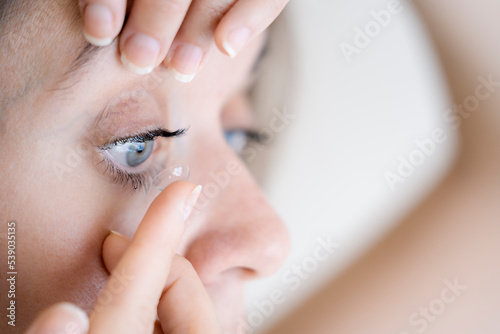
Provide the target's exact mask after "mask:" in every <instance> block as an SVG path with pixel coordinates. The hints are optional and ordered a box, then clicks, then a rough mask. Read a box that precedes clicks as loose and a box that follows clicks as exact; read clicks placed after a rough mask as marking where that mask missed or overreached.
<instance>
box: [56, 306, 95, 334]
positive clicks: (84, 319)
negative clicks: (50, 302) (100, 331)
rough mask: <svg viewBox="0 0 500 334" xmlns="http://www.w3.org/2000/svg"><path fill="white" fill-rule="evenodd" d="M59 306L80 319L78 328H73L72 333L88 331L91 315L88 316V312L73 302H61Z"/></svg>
mask: <svg viewBox="0 0 500 334" xmlns="http://www.w3.org/2000/svg"><path fill="white" fill-rule="evenodd" d="M59 307H60V308H62V309H64V310H66V311H67V312H69V313H71V314H74V315H75V317H77V318H78V320H80V324H79V325H77V326H78V328H73V331H72V333H87V331H88V330H89V317H88V316H87V313H85V312H84V311H83V310H82V309H81V308H79V307H77V306H75V305H73V304H71V303H61V304H59Z"/></svg>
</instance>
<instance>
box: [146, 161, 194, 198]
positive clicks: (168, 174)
mask: <svg viewBox="0 0 500 334" xmlns="http://www.w3.org/2000/svg"><path fill="white" fill-rule="evenodd" d="M188 178H189V167H188V166H186V165H179V166H174V167H169V168H167V169H165V170H163V171H162V172H161V173H160V174H158V175H157V176H156V177H155V178H154V179H153V182H152V188H153V189H155V190H157V191H160V192H161V191H163V190H164V189H165V188H166V187H168V186H169V185H170V184H172V183H174V182H176V181H187V180H188Z"/></svg>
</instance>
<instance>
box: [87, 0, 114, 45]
mask: <svg viewBox="0 0 500 334" xmlns="http://www.w3.org/2000/svg"><path fill="white" fill-rule="evenodd" d="M84 22H85V29H84V31H83V35H84V36H85V39H87V41H88V42H89V43H90V44H93V45H96V46H107V45H109V44H111V43H112V42H113V39H114V36H113V33H114V26H113V14H112V13H111V10H109V8H108V7H106V6H103V5H99V4H91V5H88V6H86V7H85V8H84Z"/></svg>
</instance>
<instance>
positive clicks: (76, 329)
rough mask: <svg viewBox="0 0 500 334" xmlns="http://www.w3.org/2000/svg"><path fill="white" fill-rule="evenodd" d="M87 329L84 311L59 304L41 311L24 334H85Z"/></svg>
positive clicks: (66, 304) (67, 304)
mask: <svg viewBox="0 0 500 334" xmlns="http://www.w3.org/2000/svg"><path fill="white" fill-rule="evenodd" d="M88 329H89V319H88V317H87V314H86V313H85V312H84V311H82V310H81V309H80V308H78V307H77V306H75V305H73V304H70V303H59V304H55V305H53V306H51V307H49V308H48V309H45V310H44V311H42V313H41V314H40V315H39V316H38V317H37V318H36V319H35V322H34V323H33V324H32V325H31V326H30V328H29V329H28V331H27V332H26V334H53V333H65V334H66V333H71V334H87V331H88Z"/></svg>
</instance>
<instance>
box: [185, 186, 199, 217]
mask: <svg viewBox="0 0 500 334" xmlns="http://www.w3.org/2000/svg"><path fill="white" fill-rule="evenodd" d="M201 189H202V187H201V186H197V187H196V188H194V190H193V191H192V192H191V194H190V195H189V196H188V198H187V199H186V203H185V204H184V221H186V220H187V219H188V218H189V215H191V212H193V209H194V206H195V205H196V201H198V197H200V194H201Z"/></svg>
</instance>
